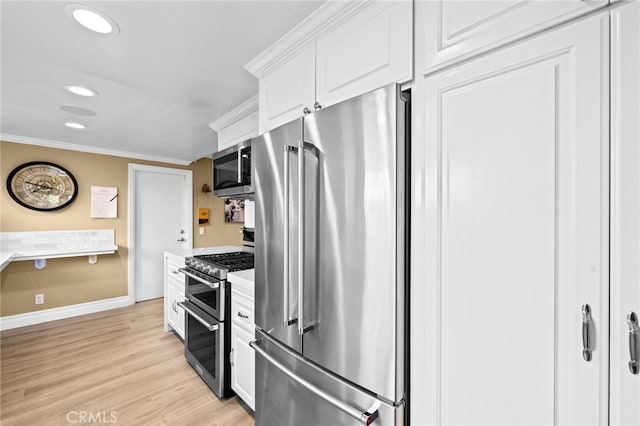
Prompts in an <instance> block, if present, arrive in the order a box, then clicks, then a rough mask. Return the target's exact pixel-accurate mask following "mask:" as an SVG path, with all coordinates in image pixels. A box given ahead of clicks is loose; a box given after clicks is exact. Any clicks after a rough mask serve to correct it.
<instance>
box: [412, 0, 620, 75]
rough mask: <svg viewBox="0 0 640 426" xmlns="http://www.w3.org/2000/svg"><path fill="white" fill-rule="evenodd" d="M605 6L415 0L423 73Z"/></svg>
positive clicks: (600, 0) (566, 1)
mask: <svg viewBox="0 0 640 426" xmlns="http://www.w3.org/2000/svg"><path fill="white" fill-rule="evenodd" d="M607 4H608V1H607V0H592V1H581V0H563V1H525V0H507V1H502V0H499V1H495V0H494V1H475V0H474V1H457V0H434V1H426V2H416V5H418V8H417V9H418V10H420V14H419V15H418V18H417V21H416V22H417V24H416V25H419V26H423V27H424V28H425V38H424V39H418V40H417V41H416V43H417V46H418V47H417V48H418V49H424V52H423V53H424V60H423V63H420V64H419V65H418V67H419V68H422V71H423V72H428V71H430V70H434V69H437V68H440V67H442V66H444V65H446V64H448V63H451V62H454V61H456V60H461V59H464V58H466V57H469V56H472V55H476V54H478V53H481V52H484V51H488V50H489V49H492V48H495V47H497V46H501V45H504V44H506V43H508V42H510V41H513V40H517V39H519V38H521V37H524V36H526V35H529V34H533V33H535V32H537V31H541V30H542V29H545V28H549V27H551V26H553V25H555V24H558V23H560V22H564V21H567V20H569V19H571V18H573V17H576V16H579V15H582V14H585V13H588V12H591V11H593V10H594V9H596V8H598V7H603V6H606V5H607Z"/></svg>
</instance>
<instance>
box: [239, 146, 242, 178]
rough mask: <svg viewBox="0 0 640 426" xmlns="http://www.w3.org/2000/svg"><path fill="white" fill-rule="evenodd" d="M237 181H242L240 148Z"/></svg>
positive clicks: (240, 151) (240, 150)
mask: <svg viewBox="0 0 640 426" xmlns="http://www.w3.org/2000/svg"><path fill="white" fill-rule="evenodd" d="M238 183H242V149H238Z"/></svg>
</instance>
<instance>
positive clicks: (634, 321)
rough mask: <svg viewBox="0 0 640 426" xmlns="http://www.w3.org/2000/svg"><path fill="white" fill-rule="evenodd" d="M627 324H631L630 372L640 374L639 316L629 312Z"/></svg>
mask: <svg viewBox="0 0 640 426" xmlns="http://www.w3.org/2000/svg"><path fill="white" fill-rule="evenodd" d="M627 324H629V356H630V358H631V359H630V360H629V371H631V374H639V373H640V362H639V361H638V355H639V354H638V343H640V342H639V336H638V335H639V334H640V326H638V315H637V314H636V313H635V312H633V311H632V312H629V314H628V315H627Z"/></svg>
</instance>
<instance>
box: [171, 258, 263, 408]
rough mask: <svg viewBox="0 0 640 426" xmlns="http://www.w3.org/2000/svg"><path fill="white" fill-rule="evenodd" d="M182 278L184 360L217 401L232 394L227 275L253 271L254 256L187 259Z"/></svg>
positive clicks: (229, 296)
mask: <svg viewBox="0 0 640 426" xmlns="http://www.w3.org/2000/svg"><path fill="white" fill-rule="evenodd" d="M185 264H186V268H183V269H181V271H182V272H183V273H184V275H185V301H184V302H181V303H179V305H180V306H182V308H183V309H184V310H185V315H186V320H185V326H186V330H185V342H184V343H185V345H184V351H185V357H186V358H187V362H188V363H189V364H190V365H191V366H192V367H193V369H194V370H195V371H196V372H197V373H198V374H199V375H200V377H202V380H204V382H205V383H206V384H207V385H208V386H209V387H210V388H211V390H213V392H214V393H215V394H216V395H217V396H218V397H219V398H226V397H229V396H232V395H233V391H232V390H231V366H230V364H229V350H230V348H231V321H230V319H229V318H228V312H229V311H230V304H231V290H230V288H229V284H228V282H227V280H226V279H227V273H229V272H234V271H240V270H244V269H251V268H253V253H252V252H249V251H237V252H230V253H216V254H207V255H199V256H193V257H188V258H187V259H186V260H185Z"/></svg>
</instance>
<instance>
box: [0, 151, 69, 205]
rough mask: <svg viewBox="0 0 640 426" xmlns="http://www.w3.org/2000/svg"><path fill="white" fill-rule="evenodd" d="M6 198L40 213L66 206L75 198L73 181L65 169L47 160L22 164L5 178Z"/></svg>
mask: <svg viewBox="0 0 640 426" xmlns="http://www.w3.org/2000/svg"><path fill="white" fill-rule="evenodd" d="M7 190H8V191H9V195H11V198H13V199H14V200H15V201H16V202H17V203H18V204H20V205H21V206H24V207H26V208H28V209H32V210H39V211H51V210H58V209H61V208H63V207H66V206H68V205H69V204H71V203H72V202H73V200H75V199H76V196H77V195H78V182H77V181H76V178H75V177H73V175H72V174H71V173H70V172H69V171H68V170H67V169H65V168H64V167H61V166H58V165H56V164H53V163H49V162H46V161H34V162H31V163H25V164H22V165H20V166H18V167H16V168H15V169H13V171H12V172H11V173H9V177H8V178H7Z"/></svg>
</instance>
